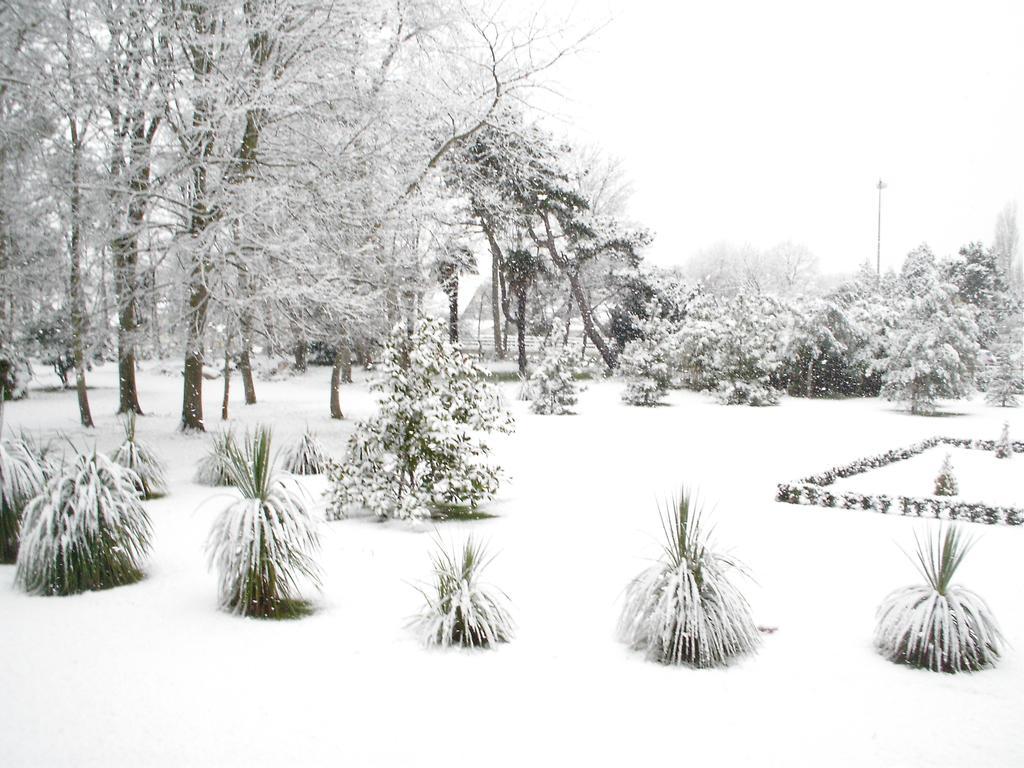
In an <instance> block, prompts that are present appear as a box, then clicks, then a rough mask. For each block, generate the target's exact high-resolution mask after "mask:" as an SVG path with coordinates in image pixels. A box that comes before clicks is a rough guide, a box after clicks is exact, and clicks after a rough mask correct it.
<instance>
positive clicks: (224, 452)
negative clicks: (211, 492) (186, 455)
mask: <svg viewBox="0 0 1024 768" xmlns="http://www.w3.org/2000/svg"><path fill="white" fill-rule="evenodd" d="M210 440H211V442H210V450H209V451H208V452H207V453H206V455H205V456H203V458H201V459H200V460H199V465H198V466H197V467H196V482H197V483H199V484H200V485H214V486H217V485H233V484H234V482H233V480H232V479H231V472H230V470H229V469H228V464H229V463H230V458H229V457H230V455H231V451H232V449H233V448H236V447H237V446H235V437H234V435H233V434H232V433H231V430H230V429H229V430H226V431H222V432H215V433H214V434H213V436H212V437H211V438H210Z"/></svg>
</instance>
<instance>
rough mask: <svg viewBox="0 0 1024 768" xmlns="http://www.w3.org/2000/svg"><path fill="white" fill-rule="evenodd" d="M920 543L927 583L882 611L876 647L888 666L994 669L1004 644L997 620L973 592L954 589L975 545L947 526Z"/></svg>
mask: <svg viewBox="0 0 1024 768" xmlns="http://www.w3.org/2000/svg"><path fill="white" fill-rule="evenodd" d="M915 539H916V542H917V563H916V565H917V567H918V570H919V572H920V573H921V575H922V576H923V577H924V579H925V581H926V583H925V584H922V585H917V586H912V587H904V588H903V589H898V590H896V591H895V592H893V593H892V594H890V595H889V596H888V597H886V598H885V600H884V601H883V602H882V605H881V606H880V607H879V609H878V620H877V625H876V628H875V645H876V646H877V648H878V650H879V652H880V653H881V654H882V655H883V656H885V657H886V658H887V659H889V660H890V661H894V662H897V663H899V664H908V665H910V666H912V667H918V668H921V669H930V670H933V671H936V672H969V671H976V670H979V669H983V668H985V667H990V666H993V665H994V664H995V663H996V662H997V661H998V659H999V655H1000V652H1001V646H1002V642H1003V637H1002V634H1001V633H1000V631H999V627H998V626H997V624H996V621H995V618H994V617H993V616H992V613H991V611H990V610H989V608H988V606H987V605H986V604H985V601H984V600H982V599H981V598H980V597H978V596H977V595H976V594H975V593H973V592H971V591H969V590H967V589H964V588H963V587H959V586H952V584H951V582H952V580H953V576H954V575H955V574H956V570H957V568H959V567H960V564H961V562H963V559H964V556H965V555H966V554H967V552H968V550H969V549H970V548H971V546H972V542H971V541H970V540H969V539H965V538H964V537H963V536H962V535H961V534H960V530H959V529H958V528H956V527H955V526H954V525H952V524H951V525H949V526H948V527H947V528H945V530H944V531H942V530H940V532H939V533H938V535H937V536H935V537H933V536H932V534H930V533H929V534H928V536H927V537H926V538H925V539H924V540H922V539H921V538H920V537H918V536H917V535H916V534H915Z"/></svg>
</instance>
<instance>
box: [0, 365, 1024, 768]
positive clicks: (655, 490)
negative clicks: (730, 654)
mask: <svg viewBox="0 0 1024 768" xmlns="http://www.w3.org/2000/svg"><path fill="white" fill-rule="evenodd" d="M150 366H152V367H153V368H154V370H155V369H156V367H157V366H156V365H155V364H147V366H146V368H147V369H148V368H149V367H150ZM114 375H115V372H114V370H113V369H112V368H110V367H107V368H104V369H100V370H98V371H96V372H94V373H93V374H92V378H91V381H92V382H93V385H94V387H95V389H93V390H92V392H91V395H92V397H93V413H94V415H95V416H96V417H97V422H98V428H97V429H96V430H95V432H94V433H90V434H89V435H88V436H87V435H85V434H84V433H83V431H82V430H81V429H80V428H78V427H77V426H76V424H77V414H76V410H75V404H74V396H73V393H72V392H67V393H64V392H42V391H36V392H33V397H32V399H30V400H28V401H25V402H19V403H14V404H11V405H9V406H8V409H7V413H6V419H7V422H8V423H9V424H10V425H11V426H12V427H14V428H16V429H17V428H20V427H24V428H27V429H29V430H31V431H32V432H34V433H36V434H41V435H50V436H56V435H58V434H63V435H67V436H68V437H70V438H71V439H72V440H74V441H75V442H76V443H83V441H84V443H85V444H90V445H91V444H93V443H94V442H95V444H96V445H98V447H99V448H100V449H102V450H108V449H111V448H113V447H114V446H115V445H116V444H117V443H118V442H119V440H120V437H121V432H120V425H119V423H118V421H117V419H116V418H115V417H114V416H113V411H114V409H115V405H116V394H117V393H116V386H115V379H114ZM329 375H330V371H329V370H327V369H324V368H318V369H313V370H311V371H310V372H309V373H308V374H307V375H305V376H304V377H301V378H298V379H291V380H282V381H275V382H260V383H259V385H258V394H259V398H260V404H259V405H256V406H252V407H248V408H247V407H245V406H242V405H240V404H234V405H233V416H234V417H235V419H236V423H238V424H242V425H244V424H254V423H257V422H262V423H268V424H272V425H273V426H274V428H275V440H276V443H277V447H279V448H283V447H284V446H285V445H286V444H287V443H289V442H291V441H292V440H295V439H297V438H298V436H299V435H300V434H301V433H302V431H303V430H304V429H305V427H306V426H307V425H308V426H309V427H311V428H312V429H314V430H315V431H317V432H319V434H320V437H321V439H322V441H323V442H324V444H325V445H326V446H327V447H328V449H329V450H331V451H332V452H334V454H335V455H336V456H340V455H341V453H342V450H343V446H344V440H345V437H346V435H347V434H348V433H349V432H350V430H351V428H352V420H354V419H358V418H361V417H364V416H367V415H369V414H370V413H371V411H372V408H373V401H372V398H371V396H370V395H369V394H368V392H367V389H366V386H365V382H359V383H357V384H355V385H352V386H346V387H345V388H344V389H343V407H344V408H345V412H346V416H347V417H348V419H349V420H347V421H344V422H332V421H331V420H330V419H328V418H327V380H328V378H329ZM218 384H219V383H218V382H208V383H207V391H206V393H205V395H206V403H205V407H206V413H207V419H208V424H209V425H210V426H211V427H213V426H216V425H217V423H218V422H217V419H216V416H217V414H218V413H219V397H220V392H219V387H218ZM503 386H504V391H505V393H506V395H507V396H508V399H509V402H510V406H511V407H512V408H513V410H514V411H515V413H516V417H517V420H518V427H517V430H516V433H515V434H513V435H510V436H495V437H493V438H492V439H491V442H492V444H493V446H494V448H495V455H496V458H497V460H498V461H499V462H500V463H502V464H503V465H504V466H505V468H506V470H507V471H508V473H509V474H510V476H511V478H510V479H509V480H508V481H507V482H506V483H505V484H504V485H503V486H502V490H501V491H500V493H499V497H498V499H497V501H496V502H495V503H493V504H492V505H490V507H489V508H488V511H489V512H492V513H493V514H495V515H496V517H494V518H492V519H488V520H481V521H475V522H457V523H445V524H443V525H441V526H440V529H439V530H440V532H441V535H442V536H443V537H445V538H446V539H448V538H454V539H461V537H462V536H464V535H465V534H466V533H467V532H469V531H474V532H477V533H479V534H480V535H481V536H483V537H485V538H486V539H488V540H489V542H490V545H491V549H492V550H493V551H495V552H497V553H498V557H497V559H496V560H495V561H494V563H493V564H492V566H491V567H490V569H489V571H488V577H489V581H491V582H493V583H494V584H495V585H497V586H498V587H500V588H501V589H503V590H505V591H506V592H507V593H508V594H509V596H510V597H511V600H512V607H513V613H514V617H515V618H516V620H517V622H518V634H517V636H516V638H515V639H514V641H513V642H512V643H511V644H510V645H508V646H504V647H501V648H499V649H497V650H493V651H483V652H460V651H425V650H423V649H422V648H420V647H419V645H418V644H417V643H416V641H415V638H414V637H413V636H412V634H411V633H410V632H409V631H408V630H407V629H406V628H405V626H404V625H405V623H406V621H407V619H408V617H409V616H410V615H412V614H413V613H415V612H416V611H417V610H418V609H419V607H420V601H421V597H420V596H419V594H418V593H417V592H416V590H415V589H413V588H412V586H410V585H411V584H415V583H419V582H421V581H423V580H425V579H427V578H428V576H429V567H430V563H429V552H430V550H431V548H432V546H433V544H432V536H431V532H432V531H433V526H432V525H408V524H401V523H388V524H379V523H376V522H372V521H369V520H365V519H351V520H346V521H342V522H337V523H330V524H325V526H324V529H323V530H324V534H323V551H322V555H321V563H322V565H323V568H324V572H325V578H324V589H323V593H322V595H320V596H319V597H316V598H315V603H316V607H317V610H316V612H315V614H314V615H313V616H311V617H309V618H306V619H302V620H298V621H282V622H278V621H259V620H253V619H241V618H237V617H234V616H230V615H227V614H225V613H222V612H220V611H218V610H217V607H216V600H217V595H216V577H215V574H213V573H210V572H208V571H207V568H206V563H205V558H204V554H203V544H204V541H205V538H206V535H207V532H208V531H209V528H210V525H211V523H212V521H213V518H214V517H215V515H216V514H217V512H218V511H219V510H220V509H221V508H222V507H223V505H224V504H225V503H226V501H227V499H228V498H229V497H230V493H231V491H230V490H221V489H210V488H206V487H201V486H198V485H195V484H194V483H193V482H192V474H193V471H194V467H195V462H196V460H197V459H198V458H199V456H200V455H202V453H203V452H204V451H205V446H206V441H207V440H208V438H206V437H201V436H183V435H180V434H178V433H177V432H175V430H174V427H175V425H176V422H177V417H178V413H179V409H180V387H181V381H180V378H178V377H175V376H164V375H159V374H157V373H155V372H154V373H150V372H148V370H144V371H143V372H142V374H141V375H140V392H141V396H142V401H143V402H142V404H143V407H144V408H145V409H146V410H147V413H150V414H151V415H148V416H147V417H145V418H143V419H140V420H139V426H138V432H139V437H140V439H143V440H146V441H148V442H150V443H151V444H152V445H153V446H154V447H155V448H156V449H157V451H158V452H159V453H160V454H161V455H162V456H163V458H164V459H165V461H166V462H167V465H168V480H169V484H170V495H168V496H167V497H166V498H163V499H160V500H157V501H152V502H146V505H147V507H148V509H149V510H150V513H151V515H152V517H153V522H154V547H153V555H152V559H151V561H150V563H149V566H148V568H147V578H146V579H144V580H143V581H142V582H140V583H138V584H135V585H132V586H128V587H121V588H118V589H114V590H110V591H106V592H98V593H90V594H84V595H80V596H76V597H69V598H52V597H48V598H43V597H28V596H26V595H24V594H22V593H20V592H18V591H16V590H15V589H14V586H13V577H14V569H13V567H11V566H0V742H2V747H0V754H2V758H0V764H2V765H4V766H5V767H6V766H11V767H12V768H13V767H14V766H40V765H41V766H63V765H67V766H105V767H106V766H143V765H144V766H153V765H166V766H186V765H187V766H217V767H218V768H223V767H224V766H233V765H245V766H259V765H267V766H283V765H288V766H291V765H331V766H338V765H345V766H378V765H379V766H411V765H417V766H441V765H444V766H450V765H453V764H460V763H466V764H475V765H487V766H506V765H507V766H522V765H524V764H532V765H557V764H564V765H581V766H592V765H616V766H643V765H653V764H655V763H659V764H681V763H684V762H685V763H687V764H706V765H716V766H730V765H755V766H759V767H760V766H814V767H815V768H820V767H821V766H951V767H952V766H957V767H959V766H970V765H984V766H1005V767H1006V768H1010V766H1020V765H1024V730H1022V728H1021V722H1022V718H1024V693H1022V691H1024V658H1022V655H1021V653H1022V652H1021V649H1022V648H1024V599H1022V598H1024V596H1022V590H1021V579H1020V575H1019V569H1018V564H1019V562H1020V556H1021V550H1022V545H1024V528H1019V527H1018V528H1015V527H1009V526H983V525H970V524H967V528H968V530H969V531H970V532H971V533H976V534H977V535H978V536H979V541H978V544H977V546H976V548H975V550H974V551H973V553H972V554H971V555H970V556H969V557H968V559H967V560H966V561H965V564H964V566H963V567H962V569H961V571H960V572H959V576H960V578H959V581H960V582H961V583H963V584H964V585H966V586H968V587H970V588H972V589H974V590H975V591H977V592H978V593H979V594H980V595H981V596H983V597H984V598H985V599H986V600H987V601H988V603H989V604H990V606H991V608H992V610H993V612H994V613H995V615H996V617H997V618H998V619H999V620H1000V622H1001V624H1002V628H1003V631H1004V633H1005V634H1006V636H1007V638H1008V640H1009V642H1010V644H1011V647H1010V648H1009V650H1008V652H1007V655H1006V656H1005V658H1004V659H1003V661H1002V663H1001V664H1000V666H999V667H998V668H997V669H995V670H991V671H986V672H982V673H977V674H972V675H959V676H946V675H940V674H934V673H929V672H923V671H914V670H910V669H907V668H903V667H899V666H896V665H893V664H890V663H889V662H887V661H885V660H884V659H882V658H881V657H880V656H878V655H877V654H876V653H875V651H874V649H873V647H872V632H873V628H874V611H875V608H876V607H877V605H878V603H879V602H880V601H881V599H882V598H883V597H884V596H885V595H886V594H887V593H888V592H889V591H890V590H892V589H894V588H897V587H900V586H904V585H907V584H911V583H915V582H917V581H918V580H919V577H918V575H917V573H916V572H915V571H914V569H913V566H912V565H911V563H910V562H909V561H908V560H907V558H906V557H905V555H904V554H903V552H902V551H901V550H900V547H901V546H902V547H904V548H909V547H911V546H912V543H913V531H914V530H919V529H921V528H922V527H924V526H928V525H932V526H934V525H937V523H936V521H929V520H919V519H910V518H904V517H898V516H892V515H879V514H873V513H867V512H864V511H862V510H843V509H821V508H818V507H809V506H795V505H790V504H780V503H776V502H774V501H773V497H774V493H775V485H776V483H777V482H779V481H780V480H785V479H787V478H796V477H801V476H803V475H806V474H807V473H808V472H813V471H817V470H818V469H820V468H825V467H830V466H836V465H839V464H842V463H845V462H849V461H851V460H853V459H856V458H859V457H862V456H868V455H873V454H876V453H880V452H882V451H885V450H888V449H889V448H892V447H893V446H901V445H909V444H911V443H913V442H915V441H917V440H921V439H923V438H927V437H931V436H933V435H936V434H942V435H949V436H957V437H969V438H975V437H995V436H998V434H999V429H1000V427H1001V424H1002V421H1003V420H1004V419H1009V420H1010V432H1011V435H1012V436H1015V437H1018V439H1019V436H1020V435H1022V434H1024V409H1018V410H1005V409H995V408H989V407H986V406H985V405H983V404H982V403H981V402H980V400H979V401H974V402H971V403H956V404H953V405H952V408H953V410H955V411H957V412H958V413H957V415H954V416H948V417H945V418H922V417H913V416H910V415H908V414H906V413H903V412H901V411H898V410H896V409H895V408H893V406H891V405H890V404H888V403H884V402H881V401H877V400H846V401H835V402H826V401H802V400H792V399H784V400H783V402H782V404H781V406H779V407H778V408H758V409H754V408H744V407H723V406H719V405H716V404H714V403H713V402H711V400H710V399H709V398H707V397H704V396H702V395H697V394H693V393H686V392H674V393H672V394H670V396H669V399H668V402H669V405H668V406H666V407H660V408H651V409H641V408H631V407H627V406H625V405H622V404H621V403H620V402H619V393H620V390H621V386H622V385H621V383H619V382H591V383H590V384H589V387H588V389H587V391H585V392H584V393H583V394H582V395H581V397H580V402H579V406H578V409H577V410H578V412H579V415H576V416H535V415H532V414H530V413H529V412H528V410H527V407H526V406H527V404H526V403H523V402H519V401H515V400H514V393H515V390H516V388H517V386H518V385H516V384H508V385H503ZM945 450H946V448H944V447H943V448H939V449H936V450H935V451H929V452H926V453H925V454H923V455H922V456H919V457H916V459H915V460H914V461H912V462H900V463H899V464H896V465H893V466H892V467H887V468H885V470H877V473H878V474H877V477H876V472H872V473H871V474H870V475H862V476H858V477H856V478H849V480H848V482H850V483H858V482H860V483H867V482H871V483H874V482H876V481H877V482H879V483H883V482H889V479H887V478H888V475H887V474H884V473H885V471H886V470H889V469H891V470H893V472H895V473H896V474H897V475H899V476H898V477H893V478H892V479H891V480H892V482H899V483H908V482H910V483H913V484H914V488H913V489H910V491H909V492H912V493H914V494H920V495H927V494H928V493H930V490H931V488H930V483H931V481H932V480H933V479H934V475H935V474H936V473H937V471H938V466H939V464H940V463H941V458H942V455H943V452H944V451H945ZM951 453H953V463H954V467H955V468H956V470H957V476H958V478H959V479H960V483H961V489H962V492H963V494H964V496H965V498H974V496H973V495H969V494H974V493H976V492H977V493H979V494H980V493H982V491H981V490H978V488H979V487H980V486H981V485H983V484H984V485H986V486H987V487H986V488H985V490H984V494H985V495H983V496H979V498H981V499H983V500H985V501H999V502H1000V503H1008V504H1014V505H1015V506H1024V482H1021V481H1020V480H1017V481H1016V482H1015V478H1019V477H1021V474H1020V471H1019V470H1020V465H1021V462H1020V461H1018V460H1017V458H1016V457H1015V458H1014V459H1012V460H1011V461H1009V462H1005V465H1007V466H1005V467H1003V466H1001V467H999V468H990V469H991V470H992V472H994V473H996V474H992V475H982V474H980V473H981V471H982V469H984V468H983V467H981V465H979V467H977V468H976V467H974V465H973V464H972V462H973V461H974V460H975V459H977V461H979V462H984V460H985V459H987V458H988V455H985V454H980V453H977V452H972V451H964V452H963V454H964V455H961V454H960V452H959V451H951ZM971 454H975V455H974V456H972V455H971ZM986 471H987V470H986ZM1006 472H1009V474H1006ZM1000 473H1002V474H1000ZM879 478H881V479H879ZM302 482H303V483H305V484H306V485H307V487H308V488H309V489H310V490H311V491H312V492H314V493H317V494H319V493H320V492H321V491H322V490H323V489H324V488H325V486H326V483H325V481H324V480H323V479H321V478H312V479H303V480H302ZM683 482H686V483H689V484H693V485H695V486H698V487H699V489H700V491H701V494H702V496H703V497H705V498H706V499H707V500H708V502H709V503H710V504H711V505H713V506H714V515H713V519H714V521H715V523H716V527H715V531H714V538H715V539H716V540H717V541H718V542H719V543H720V546H721V547H723V548H724V549H726V550H727V551H729V552H731V553H732V554H735V555H736V556H737V557H738V558H739V559H741V560H743V561H745V562H746V563H747V565H749V567H750V569H751V571H752V573H753V574H754V576H755V578H756V583H752V584H749V585H748V595H749V597H750V600H751V603H752V606H753V611H754V616H755V619H756V620H757V622H758V624H760V625H761V626H764V627H772V628H776V631H774V632H773V633H771V634H766V635H765V636H764V643H763V645H762V648H761V651H760V652H759V653H758V654H757V655H756V656H753V657H750V658H746V659H744V660H742V661H741V662H740V663H738V664H737V665H735V666H733V667H731V668H729V669H725V670H715V671H707V670H705V671H695V670H690V669H686V668H679V669H676V668H664V667H660V666H658V665H655V664H651V663H648V662H645V661H644V660H643V659H642V658H641V656H640V655H639V654H635V653H632V652H630V651H629V650H628V649H626V648H625V647H623V646H622V645H621V644H619V643H618V642H617V641H616V639H615V636H614V627H615V623H616V620H617V618H618V610H619V605H620V598H621V596H622V592H623V588H624V587H625V585H626V583H627V581H628V580H629V579H630V578H632V577H633V576H634V575H635V574H636V573H637V572H638V571H640V570H641V569H642V568H643V567H644V566H645V565H646V564H647V563H648V561H649V560H648V559H649V558H651V557H654V556H656V555H657V551H658V541H657V538H656V537H657V533H658V525H659V524H658V516H657V505H658V503H659V502H663V501H664V500H665V499H666V498H667V497H668V496H669V495H670V494H672V493H673V492H675V491H676V490H677V489H678V487H679V485H680V483H683ZM844 482H846V481H844ZM858 490H860V488H858ZM868 490H872V488H869V489H868ZM878 490H883V488H882V487H879V488H878ZM893 492H907V489H901V490H897V489H895V488H894V489H893ZM996 493H998V494H999V495H998V496H992V495H989V494H996ZM709 511H710V510H709Z"/></svg>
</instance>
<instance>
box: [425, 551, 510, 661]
mask: <svg viewBox="0 0 1024 768" xmlns="http://www.w3.org/2000/svg"><path fill="white" fill-rule="evenodd" d="M492 559H493V558H491V557H488V555H487V551H486V548H485V547H484V545H483V544H478V543H477V542H476V541H474V539H473V537H472V536H470V537H469V538H467V539H466V542H465V543H464V544H463V545H462V552H461V555H460V554H459V553H458V552H456V551H455V550H454V549H452V550H451V551H449V550H448V549H447V548H446V547H445V546H444V544H443V542H441V541H438V542H437V549H436V551H435V552H434V554H433V561H434V584H433V589H432V590H431V591H427V590H421V592H422V594H423V596H424V598H426V601H427V605H426V607H425V608H424V609H423V611H422V613H420V614H419V615H418V616H416V617H415V618H414V619H413V620H412V621H411V622H410V626H411V627H412V628H413V629H414V630H415V631H416V633H417V634H418V635H419V637H420V640H421V641H422V642H423V644H424V645H426V646H432V645H439V646H443V647H448V646H453V645H457V646H463V647H470V648H489V647H490V646H492V645H495V644H497V643H507V642H508V641H509V640H511V639H512V634H513V630H514V624H513V621H512V616H511V615H510V613H509V611H508V608H507V606H506V603H507V601H508V597H507V595H505V593H504V592H501V591H499V590H495V589H493V588H490V587H488V586H487V585H485V584H483V583H482V582H481V581H480V573H481V571H483V569H484V568H485V567H486V566H487V564H488V563H490V562H491V560H492Z"/></svg>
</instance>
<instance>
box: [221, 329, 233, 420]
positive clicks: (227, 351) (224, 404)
mask: <svg viewBox="0 0 1024 768" xmlns="http://www.w3.org/2000/svg"><path fill="white" fill-rule="evenodd" d="M230 398H231V339H228V341H227V343H226V344H225V345H224V398H223V399H222V400H221V401H220V420H221V421H227V420H228V402H229V400H230Z"/></svg>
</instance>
